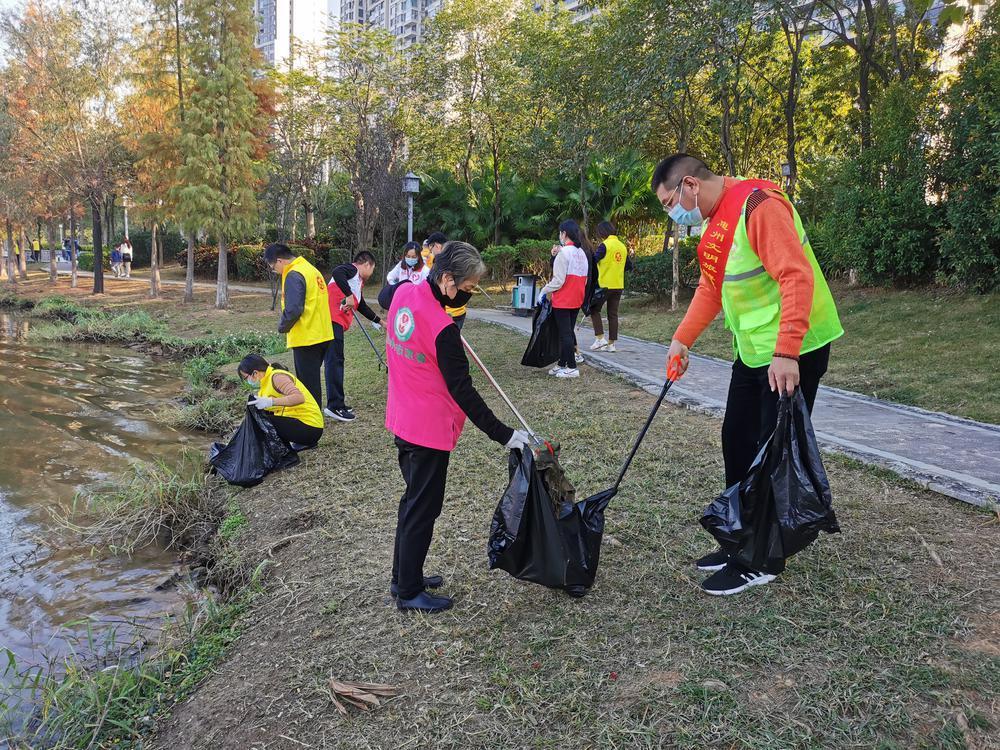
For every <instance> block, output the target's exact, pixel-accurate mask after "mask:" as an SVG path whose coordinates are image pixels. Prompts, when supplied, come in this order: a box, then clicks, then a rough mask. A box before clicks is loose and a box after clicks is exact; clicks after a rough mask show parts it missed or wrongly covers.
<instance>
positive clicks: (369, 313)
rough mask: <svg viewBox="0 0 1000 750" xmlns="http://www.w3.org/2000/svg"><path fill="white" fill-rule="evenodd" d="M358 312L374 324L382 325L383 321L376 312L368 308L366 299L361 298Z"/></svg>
mask: <svg viewBox="0 0 1000 750" xmlns="http://www.w3.org/2000/svg"><path fill="white" fill-rule="evenodd" d="M358 312H359V313H361V314H362V315H364V316H365V317H366V318H368V320H370V321H371V322H372V323H381V322H382V321H381V319H380V318H379V316H378V315H376V314H375V311H374V310H372V309H371V308H370V307H368V303H367V302H365V298H364V297H362V298H361V302H359V303H358Z"/></svg>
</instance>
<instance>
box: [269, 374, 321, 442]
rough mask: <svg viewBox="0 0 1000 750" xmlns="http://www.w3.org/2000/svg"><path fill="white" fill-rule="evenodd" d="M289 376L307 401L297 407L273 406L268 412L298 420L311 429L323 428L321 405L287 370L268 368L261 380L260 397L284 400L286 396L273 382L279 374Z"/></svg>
mask: <svg viewBox="0 0 1000 750" xmlns="http://www.w3.org/2000/svg"><path fill="white" fill-rule="evenodd" d="M279 373H280V374H281V375H287V376H288V377H290V378H291V379H292V382H293V383H294V384H295V387H296V388H298V389H299V393H301V394H302V397H303V398H304V399H305V401H303V402H302V403H301V404H296V405H295V406H272V407H271V408H270V409H268V410H267V411H269V412H271V413H272V414H274V415H275V416H277V417H291V418H292V419H297V420H299V421H300V422H302V424H306V425H309V426H310V427H319V428H322V427H323V413H322V412H321V411H320V410H319V404H317V403H316V399H314V398H313V396H312V394H311V393H310V392H309V391H308V390H307V389H306V387H305V386H304V385H302V381H300V380H299V379H298V378H297V377H295V376H294V375H292V373H290V372H288V371H287V370H276V369H275V368H273V367H268V368H267V371H266V372H265V373H264V377H262V378H261V379H260V395H261V396H267V397H268V398H283V397H284V395H285V394H283V393H282V392H281V391H279V390H278V389H277V388H275V387H274V383H273V382H272V381H273V379H274V376H275V375H278V374H279Z"/></svg>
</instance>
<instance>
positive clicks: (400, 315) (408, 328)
mask: <svg viewBox="0 0 1000 750" xmlns="http://www.w3.org/2000/svg"><path fill="white" fill-rule="evenodd" d="M392 327H393V330H394V331H395V332H396V338H397V339H399V340H400V341H409V340H410V336H412V335H413V331H414V330H415V329H416V327H417V324H416V322H415V321H414V320H413V311H412V310H410V308H408V307H401V308H400V309H399V310H398V311H397V312H396V318H395V320H393V322H392Z"/></svg>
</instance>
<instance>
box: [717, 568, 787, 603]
mask: <svg viewBox="0 0 1000 750" xmlns="http://www.w3.org/2000/svg"><path fill="white" fill-rule="evenodd" d="M775 577H776V576H774V575H772V574H770V573H758V572H757V571H756V570H748V569H747V568H743V567H740V566H738V565H733V564H730V565H727V566H726V567H724V568H723V569H722V570H720V571H719V572H718V573H713V574H712V575H710V576H709V577H708V578H706V579H705V580H704V582H702V584H701V590H702V591H704V592H705V593H706V594H711V595H712V596H729V595H730V594H738V593H740V592H741V591H746V590H747V589H748V588H750V587H751V586H763V585H764V584H766V583H770V582H771V581H773V580H774V579H775Z"/></svg>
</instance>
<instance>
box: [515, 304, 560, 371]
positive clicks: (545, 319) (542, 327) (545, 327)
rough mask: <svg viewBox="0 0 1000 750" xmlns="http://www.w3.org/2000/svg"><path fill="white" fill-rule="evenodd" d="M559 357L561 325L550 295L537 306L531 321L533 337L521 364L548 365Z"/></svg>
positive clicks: (529, 340) (529, 365) (532, 365)
mask: <svg viewBox="0 0 1000 750" xmlns="http://www.w3.org/2000/svg"><path fill="white" fill-rule="evenodd" d="M557 359H559V327H558V325H556V316H555V315H554V314H553V313H552V300H550V299H549V298H548V297H545V299H543V300H542V302H541V304H539V305H538V306H537V307H536V308H535V315H534V318H533V320H532V322H531V338H530V339H528V348H527V349H525V350H524V356H523V357H521V364H522V365H525V366H527V367H548V366H549V365H551V364H552V363H553V362H555V361H556V360H557Z"/></svg>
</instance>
